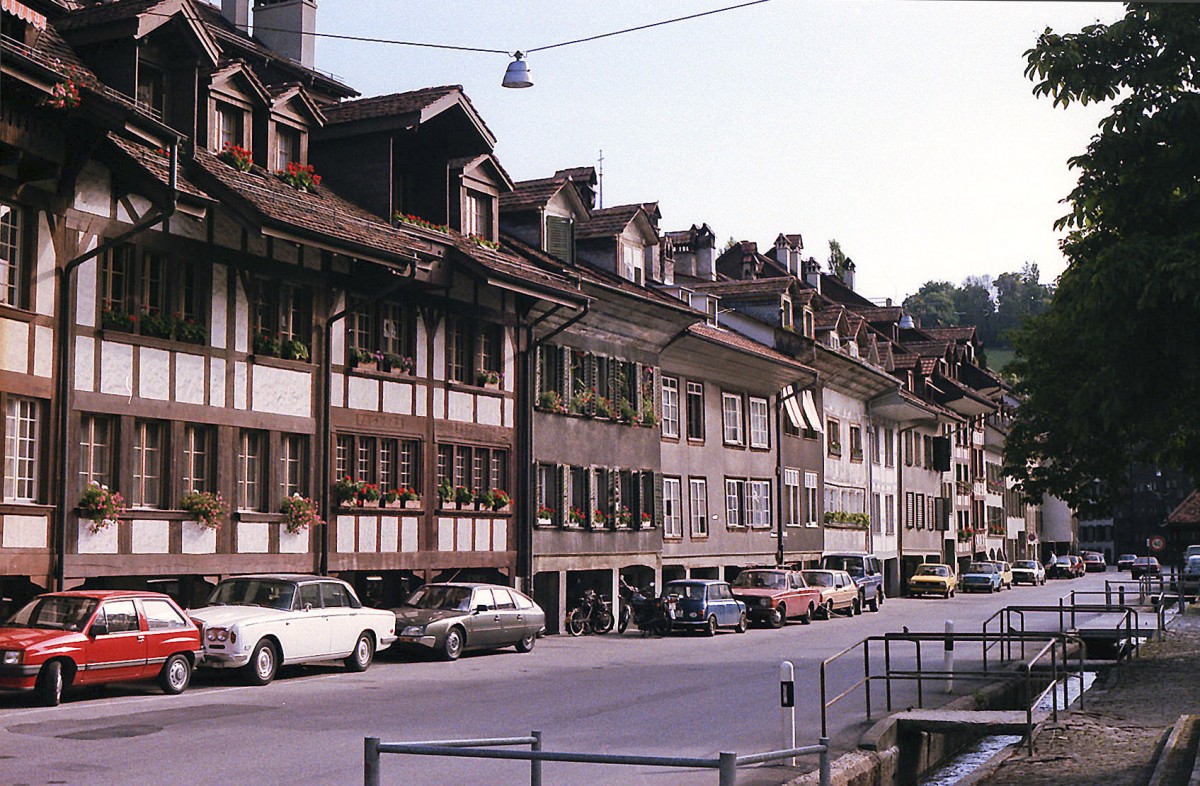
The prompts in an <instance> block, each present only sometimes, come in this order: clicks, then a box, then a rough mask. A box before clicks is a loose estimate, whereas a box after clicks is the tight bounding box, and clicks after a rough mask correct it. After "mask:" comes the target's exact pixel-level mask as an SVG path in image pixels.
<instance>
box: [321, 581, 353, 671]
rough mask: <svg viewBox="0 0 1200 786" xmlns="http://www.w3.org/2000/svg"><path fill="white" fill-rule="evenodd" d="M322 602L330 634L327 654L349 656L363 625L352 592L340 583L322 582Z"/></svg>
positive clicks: (326, 625)
mask: <svg viewBox="0 0 1200 786" xmlns="http://www.w3.org/2000/svg"><path fill="white" fill-rule="evenodd" d="M321 602H322V603H323V604H324V606H325V609H324V611H325V627H326V629H327V630H328V632H329V649H328V650H327V651H326V654H329V655H349V654H350V653H351V652H353V651H354V644H355V642H356V641H358V634H359V633H362V625H363V622H362V620H361V619H359V614H358V609H356V608H354V607H355V605H356V604H355V602H354V599H353V597H352V596H351V595H350V590H349V589H348V588H347V587H346V585H345V584H343V583H341V582H340V581H322V582H321Z"/></svg>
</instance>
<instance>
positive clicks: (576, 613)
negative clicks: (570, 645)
mask: <svg viewBox="0 0 1200 786" xmlns="http://www.w3.org/2000/svg"><path fill="white" fill-rule="evenodd" d="M587 627H588V619H587V615H586V614H584V613H583V610H582V609H571V610H570V611H568V612H567V633H569V634H571V635H572V636H582V635H583V634H584V632H585V631H587Z"/></svg>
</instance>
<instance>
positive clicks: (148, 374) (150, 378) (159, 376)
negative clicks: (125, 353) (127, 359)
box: [138, 347, 171, 401]
mask: <svg viewBox="0 0 1200 786" xmlns="http://www.w3.org/2000/svg"><path fill="white" fill-rule="evenodd" d="M140 355H141V357H140V358H139V360H140V362H139V364H138V396H139V397H140V398H149V399H154V400H155V401H167V400H168V399H170V398H171V353H170V352H167V351H166V350H163V349H151V348H150V347H142V350H141V353H140Z"/></svg>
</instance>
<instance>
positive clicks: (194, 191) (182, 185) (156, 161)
mask: <svg viewBox="0 0 1200 786" xmlns="http://www.w3.org/2000/svg"><path fill="white" fill-rule="evenodd" d="M108 139H109V141H110V142H112V143H113V144H114V145H116V146H117V147H118V148H119V149H120V150H121V151H123V152H124V153H125V154H126V155H128V156H129V157H130V158H131V159H133V161H134V162H135V163H136V164H137V165H138V166H140V167H142V169H145V170H146V171H147V172H149V173H150V174H151V175H152V176H153V177H154V179H155V180H157V181H158V182H160V183H162V184H163V185H164V186H166V185H170V183H171V164H170V159H169V158H168V157H167V155H166V154H165V153H161V152H159V151H158V150H155V149H152V148H150V147H147V146H146V145H139V144H137V143H136V142H132V141H130V140H128V139H124V138H122V137H119V136H117V135H116V134H113V133H109V135H108ZM176 183H177V187H178V189H179V190H180V191H181V192H182V193H184V194H187V195H188V196H191V197H195V198H196V199H203V200H205V201H212V197H211V196H209V195H208V194H206V193H205V192H204V191H202V190H200V188H198V187H197V186H196V185H194V184H193V183H191V182H190V181H189V180H187V179H186V178H184V177H183V176H182V175H180V176H179V177H178V178H177V179H176Z"/></svg>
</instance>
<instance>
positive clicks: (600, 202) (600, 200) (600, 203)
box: [596, 148, 604, 210]
mask: <svg viewBox="0 0 1200 786" xmlns="http://www.w3.org/2000/svg"><path fill="white" fill-rule="evenodd" d="M597 181H598V183H597V193H596V209H597V210H600V209H603V208H604V148H601V149H600V175H599V177H598V178H597Z"/></svg>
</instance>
